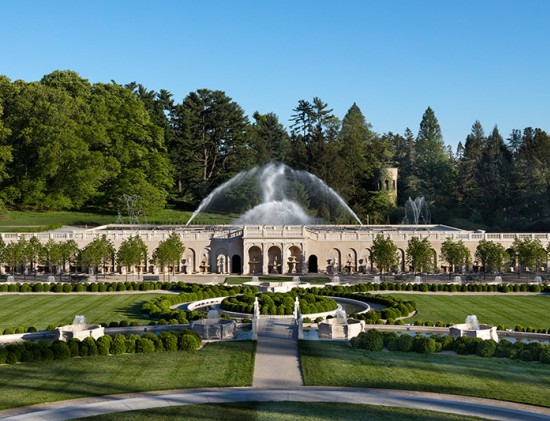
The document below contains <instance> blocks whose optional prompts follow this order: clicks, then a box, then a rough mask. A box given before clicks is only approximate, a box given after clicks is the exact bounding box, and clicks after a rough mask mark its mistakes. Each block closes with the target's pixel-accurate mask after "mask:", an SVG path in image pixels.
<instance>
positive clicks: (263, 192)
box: [186, 164, 361, 225]
mask: <svg viewBox="0 0 550 421" xmlns="http://www.w3.org/2000/svg"><path fill="white" fill-rule="evenodd" d="M245 193H248V194H245ZM238 195H241V196H240V201H239V199H235V196H238ZM258 196H259V197H258ZM237 203H238V204H237ZM229 205H232V206H233V207H235V206H237V207H238V206H241V207H242V206H245V207H246V208H244V209H243V213H242V214H241V216H240V217H239V218H237V219H236V220H235V221H234V224H235V225H308V224H312V223H322V222H325V221H324V220H326V219H328V221H327V222H328V223H335V222H338V220H339V219H340V220H341V219H342V218H345V219H346V220H349V221H354V222H356V223H358V224H361V221H360V220H359V218H358V217H357V215H356V214H355V213H354V212H353V211H352V210H351V208H350V207H349V206H348V205H347V204H346V202H345V201H344V199H342V198H341V197H340V196H339V195H338V193H336V192H335V191H334V190H333V189H331V188H330V187H329V186H327V184H326V183H325V182H323V181H322V180H321V179H319V178H317V177H316V176H314V175H313V174H310V173H308V172H307V171H297V170H293V169H292V168H290V167H288V166H286V165H284V164H267V165H265V166H263V167H261V168H253V169H251V170H248V171H243V172H241V173H239V174H237V175H236V176H235V177H233V178H231V179H230V180H229V181H227V182H225V183H224V184H222V185H221V186H219V187H218V188H216V189H214V190H213V191H212V193H210V194H209V195H208V196H207V197H206V198H205V199H204V200H203V201H202V203H201V204H200V205H199V207H198V208H197V210H195V212H194V213H193V215H192V216H191V218H190V219H189V221H187V224H186V225H189V224H190V223H191V222H192V221H193V220H194V219H195V217H196V216H197V215H198V214H199V213H200V212H204V211H227V210H228V208H229ZM306 209H309V210H313V213H317V217H313V216H311V215H310V214H308V212H307V211H306ZM321 209H323V210H324V212H325V214H323V215H318V213H319V212H321Z"/></svg>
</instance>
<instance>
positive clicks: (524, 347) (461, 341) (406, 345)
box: [350, 329, 550, 364]
mask: <svg viewBox="0 0 550 421" xmlns="http://www.w3.org/2000/svg"><path fill="white" fill-rule="evenodd" d="M350 344H351V346H352V347H353V348H355V349H364V350H366V351H372V352H380V351H382V350H383V349H384V348H386V349H387V350H388V351H398V352H417V353H420V354H431V353H434V352H441V351H455V352H456V353H457V354H459V355H477V356H479V357H483V358H491V357H496V358H509V359H513V360H522V361H540V362H541V363H543V364H550V345H543V344H541V343H540V342H529V343H525V342H521V341H517V342H515V343H512V342H510V341H508V340H506V339H501V340H500V342H498V343H497V342H495V341H493V340H483V339H480V338H468V337H465V336H462V337H460V338H457V339H454V340H453V338H452V337H451V336H449V335H431V336H425V335H416V336H412V335H409V334H408V333H404V334H401V335H398V334H397V333H396V332H380V331H378V330H376V329H370V330H368V331H367V332H361V333H360V334H359V335H358V336H356V337H355V338H352V339H351V340H350Z"/></svg>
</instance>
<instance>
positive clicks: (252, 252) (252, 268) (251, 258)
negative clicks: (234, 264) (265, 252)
mask: <svg viewBox="0 0 550 421" xmlns="http://www.w3.org/2000/svg"><path fill="white" fill-rule="evenodd" d="M263 262H264V259H263V256H262V249H261V248H260V247H258V246H252V247H250V248H249V249H248V266H249V268H248V272H249V273H251V274H253V275H255V274H259V273H262V267H263Z"/></svg>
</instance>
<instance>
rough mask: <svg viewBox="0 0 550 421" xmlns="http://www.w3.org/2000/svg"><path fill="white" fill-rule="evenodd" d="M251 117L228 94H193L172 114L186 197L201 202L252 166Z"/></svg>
mask: <svg viewBox="0 0 550 421" xmlns="http://www.w3.org/2000/svg"><path fill="white" fill-rule="evenodd" d="M248 124H249V123H248V118H247V117H246V116H245V114H244V111H243V109H242V108H241V107H240V106H239V105H238V104H237V103H236V102H234V101H233V100H232V99H231V98H230V97H228V96H227V95H226V94H225V92H222V91H211V90H208V89H199V90H197V91H196V92H190V93H189V95H187V97H185V99H184V100H183V103H181V104H178V105H176V107H175V109H174V112H173V115H172V125H173V127H174V136H175V139H174V142H175V144H176V145H177V147H175V148H173V152H174V153H178V154H179V156H178V157H177V158H176V159H177V162H178V163H179V166H178V168H177V169H176V171H177V179H178V184H179V186H180V189H181V193H182V195H185V194H187V193H189V194H190V195H191V198H192V199H196V200H198V199H201V198H203V197H204V196H206V195H207V194H208V192H209V191H210V190H211V189H212V188H214V187H215V186H217V185H219V184H220V183H221V182H222V181H223V180H225V179H227V178H230V177H232V176H233V175H235V174H237V173H238V172H240V171H242V170H243V169H247V168H249V167H250V166H251V165H252V162H251V153H250V147H249V145H248V143H247V141H248V139H247V136H246V135H247V127H248Z"/></svg>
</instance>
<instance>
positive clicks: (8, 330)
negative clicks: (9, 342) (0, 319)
mask: <svg viewBox="0 0 550 421" xmlns="http://www.w3.org/2000/svg"><path fill="white" fill-rule="evenodd" d="M13 334H15V329H14V328H13V327H7V328H5V329H4V335H13Z"/></svg>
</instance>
